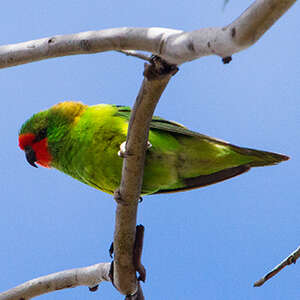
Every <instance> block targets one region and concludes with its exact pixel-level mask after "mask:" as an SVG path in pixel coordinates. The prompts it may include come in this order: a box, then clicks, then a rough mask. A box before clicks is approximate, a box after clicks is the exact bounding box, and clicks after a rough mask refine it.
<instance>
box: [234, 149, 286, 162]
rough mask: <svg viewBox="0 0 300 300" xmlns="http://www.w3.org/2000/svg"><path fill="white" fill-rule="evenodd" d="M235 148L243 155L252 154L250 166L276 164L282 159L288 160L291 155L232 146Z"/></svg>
mask: <svg viewBox="0 0 300 300" xmlns="http://www.w3.org/2000/svg"><path fill="white" fill-rule="evenodd" d="M232 148H233V150H234V151H235V152H237V153H240V154H242V155H248V156H251V157H252V159H253V161H251V162H250V163H248V165H249V166H250V167H263V166H271V165H276V164H278V163H280V162H282V161H285V160H288V159H289V157H288V156H286V155H283V154H278V153H273V152H267V151H260V150H254V149H249V148H241V147H238V146H232Z"/></svg>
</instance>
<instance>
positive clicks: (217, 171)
mask: <svg viewBox="0 0 300 300" xmlns="http://www.w3.org/2000/svg"><path fill="white" fill-rule="evenodd" d="M130 112H131V110H130V108H129V107H126V106H117V105H109V104H98V105H93V106H87V105H84V104H82V103H80V102H72V101H68V102H62V103H58V104H56V105H54V106H53V107H51V108H50V109H48V110H45V111H42V112H39V113H37V114H35V115H33V116H32V117H31V118H30V119H29V120H28V121H26V122H25V123H24V124H23V126H22V128H21V130H20V133H19V147H20V148H21V149H22V150H24V152H25V154H26V159H27V161H28V162H29V164H31V165H32V166H34V167H37V166H36V164H35V163H37V164H39V165H41V166H43V167H53V168H56V169H58V170H60V171H62V172H64V173H66V174H68V175H70V176H72V177H74V178H75V179H78V180H80V181H81V182H83V183H85V184H88V185H90V186H92V187H94V188H96V189H99V190H101V191H104V192H106V193H109V194H113V193H114V191H115V190H116V189H117V188H118V187H119V185H120V181H121V173H122V163H123V159H122V158H121V157H120V156H119V155H118V152H119V150H120V145H121V144H122V143H123V142H124V141H125V140H126V135H127V128H128V122H129V118H130ZM287 159H289V158H288V157H287V156H285V155H281V154H276V153H271V152H265V151H259V150H253V149H248V148H242V147H238V146H235V145H232V144H229V143H227V142H224V141H221V140H218V139H215V138H212V137H209V136H206V135H203V134H200V133H197V132H193V131H190V130H188V129H187V128H186V127H184V126H183V125H181V124H178V123H176V122H173V121H167V120H164V119H162V118H160V117H153V119H152V122H151V124H150V131H149V148H148V149H147V152H146V161H145V169H144V178H143V186H142V195H147V194H158V193H170V192H180V191H185V190H190V189H194V188H199V187H202V186H206V185H210V184H213V183H217V182H220V181H223V180H226V179H229V178H231V177H234V176H237V175H239V174H242V173H244V172H246V171H248V170H249V169H250V168H251V167H259V166H268V165H274V164H277V163H279V162H281V161H284V160H287Z"/></svg>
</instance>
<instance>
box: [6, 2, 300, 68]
mask: <svg viewBox="0 0 300 300" xmlns="http://www.w3.org/2000/svg"><path fill="white" fill-rule="evenodd" d="M295 2H296V0H256V1H255V2H254V3H253V4H252V5H251V6H250V7H249V8H248V9H247V10H246V11H245V12H244V13H243V14H242V15H241V16H240V17H239V18H237V19H236V20H235V21H234V22H233V23H231V24H230V25H228V26H225V27H212V28H203V29H199V30H195V31H191V32H183V31H181V30H174V29H167V28H156V27H153V28H129V27H124V28H113V29H105V30H99V31H87V32H81V33H76V34H69V35H58V36H53V37H48V38H43V39H39V40H33V41H28V42H24V43H19V44H11V45H7V46H1V47H0V68H7V67H12V66H16V65H20V64H25V63H30V62H34V61H39V60H43V59H47V58H53V57H60V56H66V55H75V54H91V53H97V52H104V51H111V50H117V51H120V50H141V51H147V52H150V53H153V54H155V55H158V56H160V57H162V58H163V59H164V60H166V61H167V62H169V63H171V64H176V65H179V64H182V63H184V62H187V61H191V60H194V59H197V58H200V57H202V56H207V55H219V56H220V57H222V58H225V57H230V56H231V55H232V54H234V53H237V52H239V51H241V50H243V49H245V48H248V47H249V46H251V45H252V44H254V43H255V42H256V41H257V40H258V39H259V38H260V37H261V36H262V35H263V34H264V33H265V32H266V31H267V30H268V29H269V28H270V27H271V26H272V25H273V24H274V23H275V21H276V20H278V19H279V18H280V17H281V16H282V15H283V14H284V13H285V12H286V11H287V10H288V9H289V8H290V7H291V6H292V5H293V4H294V3H295Z"/></svg>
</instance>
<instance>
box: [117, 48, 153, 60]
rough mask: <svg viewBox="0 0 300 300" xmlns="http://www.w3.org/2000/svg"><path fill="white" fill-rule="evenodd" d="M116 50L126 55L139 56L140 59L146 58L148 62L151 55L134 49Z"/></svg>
mask: <svg viewBox="0 0 300 300" xmlns="http://www.w3.org/2000/svg"><path fill="white" fill-rule="evenodd" d="M117 52H120V53H123V54H125V55H127V56H133V57H137V58H140V59H142V60H146V61H148V62H150V60H151V56H148V55H145V54H143V53H141V52H138V51H134V50H118V51H117Z"/></svg>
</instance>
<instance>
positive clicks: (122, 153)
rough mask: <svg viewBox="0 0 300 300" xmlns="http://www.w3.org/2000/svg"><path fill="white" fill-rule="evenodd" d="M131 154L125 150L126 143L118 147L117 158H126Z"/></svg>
mask: <svg viewBox="0 0 300 300" xmlns="http://www.w3.org/2000/svg"><path fill="white" fill-rule="evenodd" d="M130 155H131V154H130V153H129V152H128V151H127V150H126V141H125V142H123V143H122V144H121V145H120V151H118V156H120V157H122V158H126V157H128V156H130Z"/></svg>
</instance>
